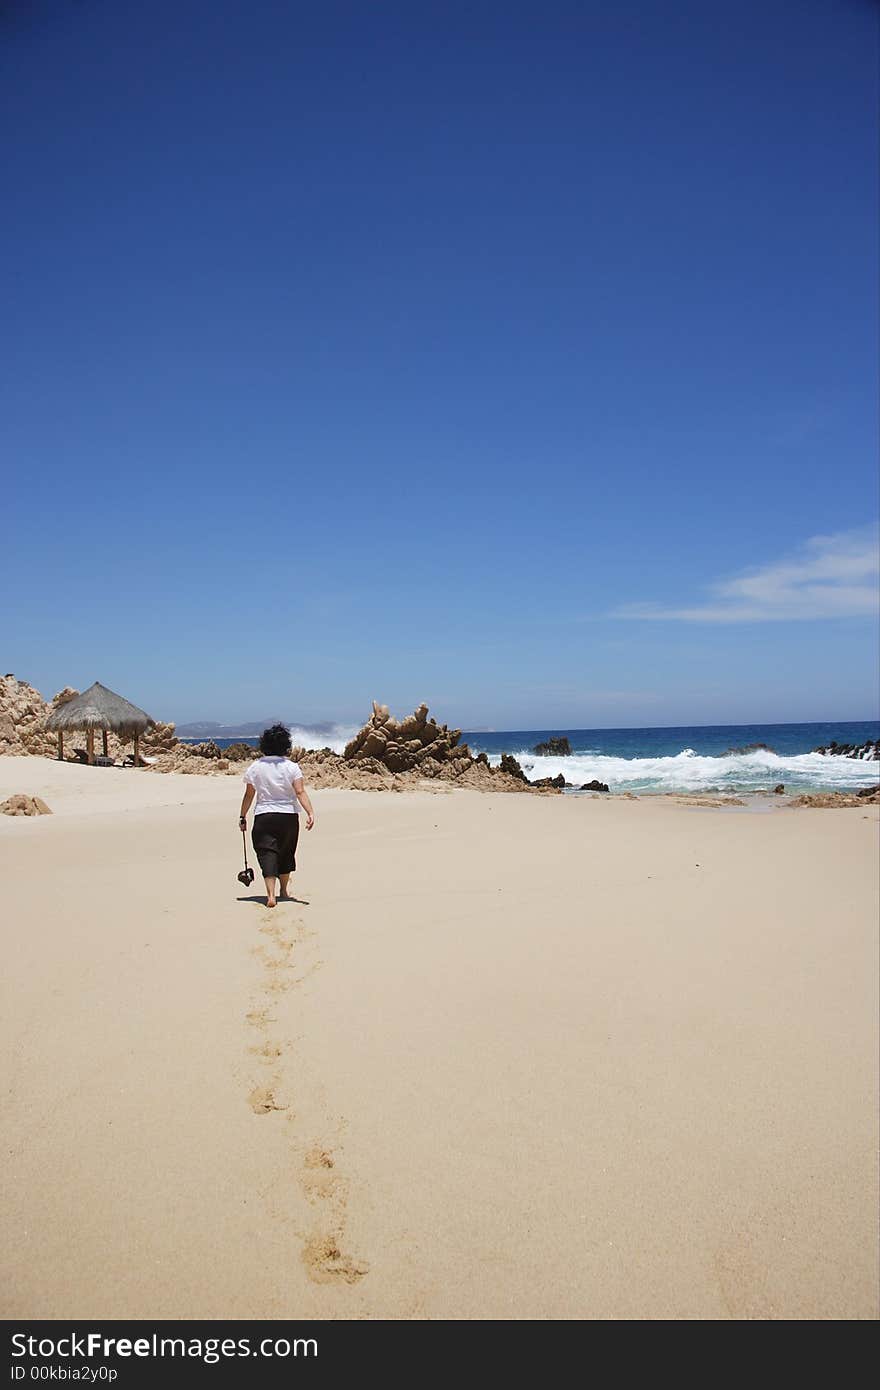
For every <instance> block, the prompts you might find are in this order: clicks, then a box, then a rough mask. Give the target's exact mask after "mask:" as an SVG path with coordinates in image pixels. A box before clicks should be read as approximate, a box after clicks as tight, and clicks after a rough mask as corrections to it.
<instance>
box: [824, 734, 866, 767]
mask: <svg viewBox="0 0 880 1390" xmlns="http://www.w3.org/2000/svg"><path fill="white" fill-rule="evenodd" d="M812 752H814V753H822V754H823V755H824V756H825V757H826V758H858V759H861V760H863V761H864V762H869V763H875V762H878V761H880V738H869V739H866V740H865V742H864V743H838V742H837V739H836V738H833V739H832V740H831V742H830V743H829V744H828V745H827V747H825V748H814V749H812Z"/></svg>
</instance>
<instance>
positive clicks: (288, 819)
mask: <svg viewBox="0 0 880 1390" xmlns="http://www.w3.org/2000/svg"><path fill="white" fill-rule="evenodd" d="M298 839H299V816H298V815H296V814H294V815H292V816H289V815H288V814H287V812H286V811H263V812H262V813H261V814H260V815H259V816H254V828H253V830H252V831H251V843H252V844H253V847H254V853H255V854H256V856H257V858H258V859H259V861H260V868H261V869H262V871H263V876H264V878H276V877H277V876H278V874H292V873H293V871H294V869H295V868H296V842H297V840H298Z"/></svg>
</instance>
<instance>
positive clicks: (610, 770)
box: [475, 740, 880, 792]
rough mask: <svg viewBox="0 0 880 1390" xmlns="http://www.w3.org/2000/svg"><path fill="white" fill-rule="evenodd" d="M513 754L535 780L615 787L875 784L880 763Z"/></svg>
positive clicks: (760, 756)
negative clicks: (560, 778)
mask: <svg viewBox="0 0 880 1390" xmlns="http://www.w3.org/2000/svg"><path fill="white" fill-rule="evenodd" d="M476 742H477V740H475V743H476ZM513 756H514V757H515V758H516V760H517V762H518V763H519V764H520V766H521V767H522V770H523V772H524V773H525V774H526V776H527V777H528V778H529V780H530V781H531V780H534V779H535V778H538V777H558V776H559V773H560V772H561V773H562V775H563V777H564V778H565V780H566V782H570V783H571V784H572V786H574V787H580V786H581V785H582V784H583V783H584V782H592V781H593V780H594V779H596V780H598V781H600V782H607V784H608V786H609V787H610V789H611V790H612V791H632V792H639V791H645V792H649V791H653V792H676V791H691V792H696V791H700V792H703V791H710V790H718V791H734V790H736V791H758V790H759V789H762V788H769V789H772V788H773V787H774V786H776V785H777V784H778V783H779V782H782V783H783V784H784V785H785V789H786V791H787V792H788V791H794V790H808V789H810V790H816V789H817V788H822V789H825V790H830V791H846V790H849V789H855V788H857V787H867V786H872V785H873V784H874V783H875V782H877V780H878V778H880V763H876V762H864V761H859V760H858V759H850V758H829V757H825V756H823V755H822V754H821V753H799V754H790V755H785V754H779V753H771V752H769V751H766V750H759V751H756V752H753V753H731V754H726V755H723V756H720V757H711V756H708V755H704V754H700V753H695V752H694V750H693V749H692V748H683V749H682V750H681V752H680V753H676V754H675V755H674V756H672V757H666V758H620V757H614V756H611V755H609V754H605V753H599V752H595V751H592V750H589V749H588V750H586V751H584V752H581V753H573V754H571V756H570V757H558V758H557V757H543V756H542V757H539V756H537V755H536V754H535V753H533V752H532V750H531V749H528V748H524V749H520V750H519V752H514V754H513ZM500 759H501V755H500V754H496V753H490V754H489V761H490V763H492V764H493V765H497V764H498V763H499V762H500Z"/></svg>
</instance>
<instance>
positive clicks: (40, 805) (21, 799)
mask: <svg viewBox="0 0 880 1390" xmlns="http://www.w3.org/2000/svg"><path fill="white" fill-rule="evenodd" d="M0 811H2V812H3V815H4V816H51V814H52V812H51V810H50V809H49V807H48V806H47V805H46V803H45V801H43V799H42V798H41V797H39V796H27V795H26V794H25V793H24V792H16V793H15V795H14V796H9V797H7V798H6V800H5V801H4V802H3V803H2V804H0Z"/></svg>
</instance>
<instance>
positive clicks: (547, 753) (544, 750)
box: [532, 735, 571, 758]
mask: <svg viewBox="0 0 880 1390" xmlns="http://www.w3.org/2000/svg"><path fill="white" fill-rule="evenodd" d="M532 752H533V753H537V754H538V756H539V757H547V758H570V757H571V744H570V743H569V741H568V739H567V738H566V737H565V736H564V735H562V736H560V737H559V738H548V740H547V742H546V743H537V744H535V747H534V748H533V749H532Z"/></svg>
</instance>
